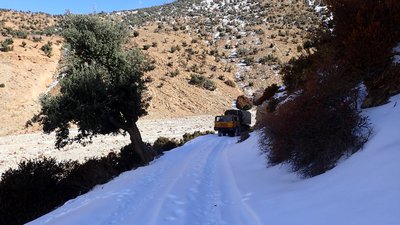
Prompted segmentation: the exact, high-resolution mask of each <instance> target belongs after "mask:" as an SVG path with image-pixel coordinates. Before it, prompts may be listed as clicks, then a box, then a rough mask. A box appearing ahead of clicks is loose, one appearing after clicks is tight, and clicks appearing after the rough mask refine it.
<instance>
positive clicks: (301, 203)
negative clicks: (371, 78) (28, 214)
mask: <svg viewBox="0 0 400 225" xmlns="http://www.w3.org/2000/svg"><path fill="white" fill-rule="evenodd" d="M398 102H399V103H400V95H397V96H394V97H392V98H391V101H390V103H388V104H386V105H383V106H380V107H376V108H372V109H368V110H364V111H363V113H364V114H365V115H367V116H369V117H370V119H371V123H372V125H373V128H374V133H373V135H372V137H371V139H370V141H369V142H368V143H367V144H366V145H365V147H364V149H362V150H361V151H359V152H357V153H355V154H354V155H353V156H351V157H350V158H348V159H346V160H343V161H341V162H340V163H339V165H338V166H337V167H336V168H334V169H332V170H330V171H328V172H326V173H324V174H322V175H319V176H317V177H314V178H310V179H302V178H300V177H298V176H296V175H295V174H294V173H292V172H290V171H289V169H288V167H287V166H286V165H278V166H274V167H269V168H266V166H265V164H266V162H265V160H264V156H263V155H260V151H259V146H258V138H259V135H258V133H257V132H253V133H252V134H251V137H250V138H249V139H248V140H246V141H244V142H242V143H236V142H237V138H230V137H218V136H216V135H207V136H203V137H200V138H197V139H195V140H192V141H191V142H189V143H187V144H186V145H184V146H182V147H179V148H177V149H175V150H172V151H170V152H168V153H167V154H165V155H164V156H163V157H161V158H159V159H158V160H156V161H155V162H154V163H152V164H151V165H150V166H147V167H142V168H139V169H137V170H134V171H129V172H126V173H123V174H122V175H120V176H119V177H117V178H115V179H114V180H112V181H111V182H109V183H108V184H105V185H101V186H97V187H96V188H95V189H94V190H93V191H91V192H89V193H87V194H85V195H82V196H80V197H78V198H76V199H74V200H71V201H69V202H67V203H66V204H65V205H64V206H62V207H60V208H58V209H57V210H55V211H53V212H50V213H49V214H47V215H45V216H43V217H41V218H39V219H37V220H35V221H32V222H31V223H29V224H30V225H37V224H57V225H58V224H60V225H62V224H90V225H92V224H141V225H146V224H148V225H153V224H157V225H159V224H160V225H162V224H191V225H197V224H198V225H205V224H221V225H222V224H227V225H261V224H262V225H269V224H271V225H276V224H290V225H297V224H298V225H320V224H324V225H331V224H332V225H337V224H346V225H376V224H385V225H395V224H400V214H399V212H400V204H399V202H400V179H398V174H399V172H400V163H399V161H400V132H399V127H400V104H399V105H398Z"/></svg>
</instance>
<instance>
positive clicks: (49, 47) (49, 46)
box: [40, 41, 53, 58]
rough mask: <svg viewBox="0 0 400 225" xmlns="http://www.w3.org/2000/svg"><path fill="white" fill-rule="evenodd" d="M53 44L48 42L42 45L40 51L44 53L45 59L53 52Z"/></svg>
mask: <svg viewBox="0 0 400 225" xmlns="http://www.w3.org/2000/svg"><path fill="white" fill-rule="evenodd" d="M52 45H53V43H52V42H51V41H48V42H47V43H46V44H45V45H43V46H42V47H41V48H40V49H41V50H42V51H43V52H44V54H45V55H46V56H47V57H49V58H50V57H51V55H52V52H53V47H52Z"/></svg>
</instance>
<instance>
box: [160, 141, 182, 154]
mask: <svg viewBox="0 0 400 225" xmlns="http://www.w3.org/2000/svg"><path fill="white" fill-rule="evenodd" d="M179 146H181V143H180V142H179V141H178V140H176V139H175V138H172V139H170V138H166V137H159V138H157V140H156V141H155V142H154V144H153V150H154V151H156V152H158V153H162V152H164V151H169V150H171V149H174V148H176V147H179Z"/></svg>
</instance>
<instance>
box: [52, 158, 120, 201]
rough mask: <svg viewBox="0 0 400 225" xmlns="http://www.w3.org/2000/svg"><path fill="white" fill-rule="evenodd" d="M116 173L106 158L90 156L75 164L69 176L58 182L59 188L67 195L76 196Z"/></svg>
mask: <svg viewBox="0 0 400 225" xmlns="http://www.w3.org/2000/svg"><path fill="white" fill-rule="evenodd" d="M116 175H118V171H117V170H116V169H115V168H114V167H113V165H112V163H110V162H109V161H108V158H106V157H102V158H99V159H96V158H92V159H89V160H88V161H86V162H85V163H83V164H81V165H78V166H76V167H75V168H74V169H73V170H72V171H71V173H70V174H69V176H68V177H67V178H65V179H63V180H62V181H61V182H60V186H61V187H60V189H61V190H62V191H63V193H66V194H67V195H68V196H73V197H76V196H78V195H81V194H84V193H86V192H88V191H90V190H91V189H92V188H93V187H94V186H96V185H98V184H104V183H107V182H108V181H110V180H111V179H112V178H113V177H115V176H116Z"/></svg>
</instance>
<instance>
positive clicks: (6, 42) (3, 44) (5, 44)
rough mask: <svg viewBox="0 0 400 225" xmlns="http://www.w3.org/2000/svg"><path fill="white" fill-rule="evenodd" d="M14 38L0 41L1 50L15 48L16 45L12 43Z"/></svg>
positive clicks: (5, 50) (6, 50) (7, 50)
mask: <svg viewBox="0 0 400 225" xmlns="http://www.w3.org/2000/svg"><path fill="white" fill-rule="evenodd" d="M13 43H14V40H13V39H12V38H7V39H5V40H4V41H2V42H1V43H0V51H2V52H9V51H12V50H14V46H13V45H12V44H13Z"/></svg>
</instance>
